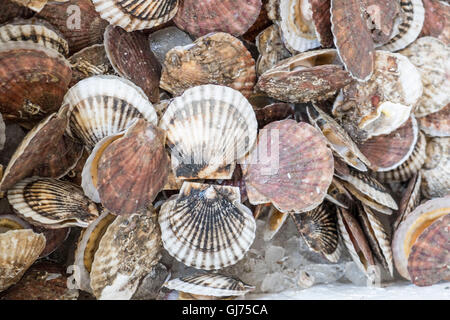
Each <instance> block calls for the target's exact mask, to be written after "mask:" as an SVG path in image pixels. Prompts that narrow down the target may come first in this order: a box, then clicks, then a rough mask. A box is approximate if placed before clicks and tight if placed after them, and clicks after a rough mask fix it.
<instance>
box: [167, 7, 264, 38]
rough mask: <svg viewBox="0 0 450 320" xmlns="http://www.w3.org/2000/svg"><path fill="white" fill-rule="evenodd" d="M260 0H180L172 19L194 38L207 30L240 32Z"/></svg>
mask: <svg viewBox="0 0 450 320" xmlns="http://www.w3.org/2000/svg"><path fill="white" fill-rule="evenodd" d="M261 6H262V3H261V0H184V1H182V2H181V3H180V6H179V8H178V12H177V15H176V16H175V18H174V20H173V21H174V22H175V24H176V25H177V27H178V28H180V29H183V30H185V31H187V32H189V33H190V34H191V35H193V36H194V37H200V36H204V35H206V34H208V33H210V32H226V33H229V34H232V35H234V36H236V37H238V36H241V35H243V34H244V33H245V32H247V31H248V29H249V28H250V27H251V26H252V25H253V24H254V23H255V21H256V19H257V18H258V16H259V13H260V11H261Z"/></svg>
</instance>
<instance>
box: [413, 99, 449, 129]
mask: <svg viewBox="0 0 450 320" xmlns="http://www.w3.org/2000/svg"><path fill="white" fill-rule="evenodd" d="M418 122H419V127H420V130H422V131H423V132H424V133H426V134H427V135H428V136H432V137H449V136H450V103H449V104H447V105H446V106H445V107H444V108H443V109H441V110H439V111H437V112H434V113H430V114H429V115H427V116H425V117H423V118H419V119H418Z"/></svg>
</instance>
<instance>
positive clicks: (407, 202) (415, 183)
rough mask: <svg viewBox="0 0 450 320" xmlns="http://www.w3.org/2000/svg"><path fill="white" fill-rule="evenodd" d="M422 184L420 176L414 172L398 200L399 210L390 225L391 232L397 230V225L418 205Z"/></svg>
mask: <svg viewBox="0 0 450 320" xmlns="http://www.w3.org/2000/svg"><path fill="white" fill-rule="evenodd" d="M421 184H422V174H421V173H420V171H419V172H416V173H415V174H414V176H413V177H412V178H411V179H410V181H409V183H408V186H407V187H406V189H405V191H404V192H403V194H402V198H401V199H400V204H399V209H398V213H397V218H396V219H395V222H394V224H393V225H392V229H393V230H397V228H398V225H399V224H400V223H401V222H402V221H404V220H405V219H406V218H407V217H408V216H409V214H410V213H411V212H412V211H413V210H414V209H415V208H416V207H417V206H418V205H419V203H420V186H421Z"/></svg>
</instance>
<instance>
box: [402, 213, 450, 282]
mask: <svg viewBox="0 0 450 320" xmlns="http://www.w3.org/2000/svg"><path fill="white" fill-rule="evenodd" d="M449 239H450V214H447V215H445V216H443V217H441V218H439V219H437V220H436V221H434V222H433V223H432V224H431V225H430V226H429V227H427V228H426V229H425V230H424V231H423V232H422V233H421V234H420V236H419V237H418V238H417V240H416V241H415V242H414V244H413V246H412V248H411V252H410V254H409V256H408V273H409V275H410V277H411V281H412V282H413V283H414V284H415V285H416V286H431V285H433V284H435V283H438V282H439V281H441V280H445V281H450V240H449Z"/></svg>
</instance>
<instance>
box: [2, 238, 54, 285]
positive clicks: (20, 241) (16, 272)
mask: <svg viewBox="0 0 450 320" xmlns="http://www.w3.org/2000/svg"><path fill="white" fill-rule="evenodd" d="M44 247H45V237H44V236H43V235H42V234H37V233H34V232H33V231H32V230H29V229H27V230H11V231H8V232H5V233H0V248H2V250H1V251H0V292H1V291H3V290H5V289H7V288H8V287H10V286H11V285H13V284H15V283H16V282H17V281H19V280H20V278H21V277H22V276H23V274H24V273H25V271H26V270H27V269H28V268H29V267H30V266H31V265H32V264H33V263H34V262H35V261H36V259H37V258H38V257H39V255H40V254H41V252H42V250H44Z"/></svg>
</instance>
